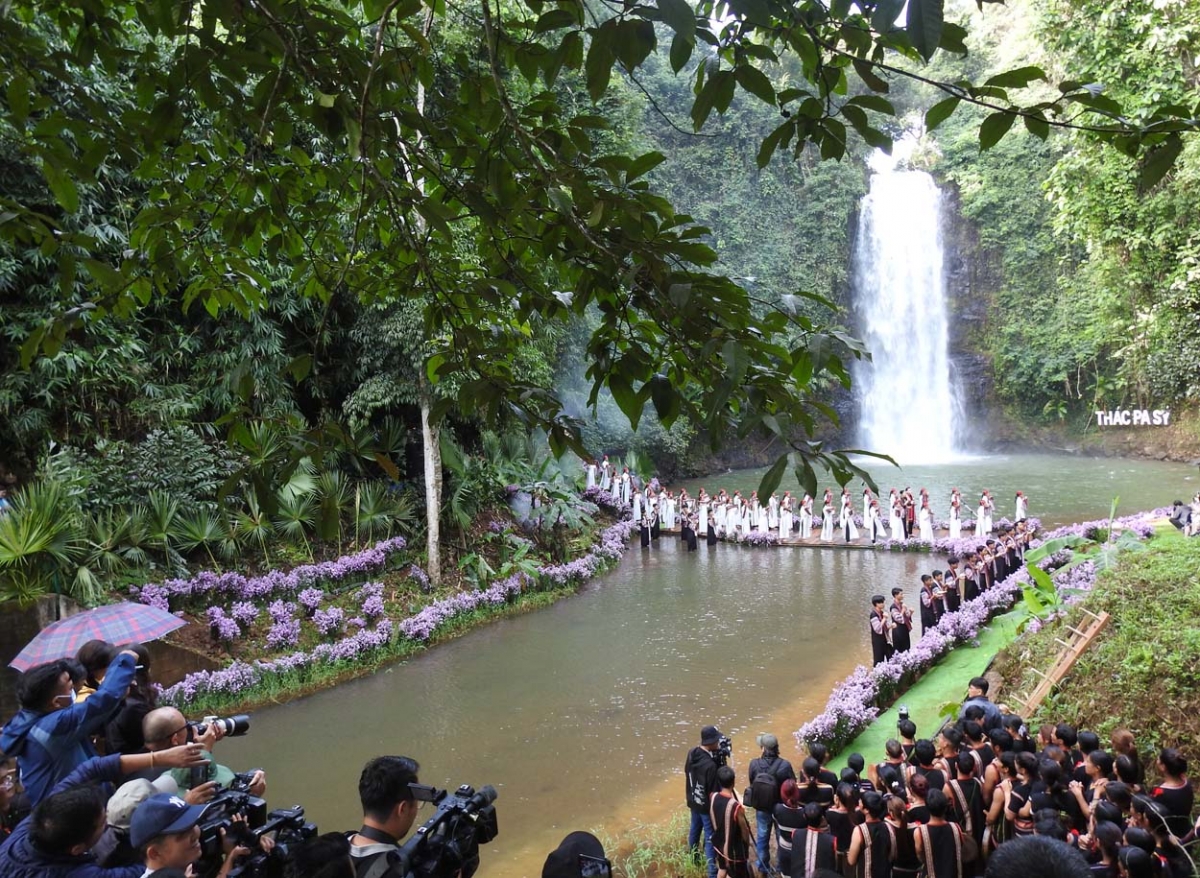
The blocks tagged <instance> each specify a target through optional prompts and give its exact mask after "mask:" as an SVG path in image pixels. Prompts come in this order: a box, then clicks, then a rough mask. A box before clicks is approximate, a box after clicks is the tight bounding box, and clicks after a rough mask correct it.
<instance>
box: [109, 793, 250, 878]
mask: <svg viewBox="0 0 1200 878" xmlns="http://www.w3.org/2000/svg"><path fill="white" fill-rule="evenodd" d="M203 816H204V806H203V805H189V804H188V803H187V802H185V801H184V800H183V799H181V798H179V797H178V796H172V795H170V794H168V793H159V794H158V795H154V796H151V797H150V798H148V799H146V800H145V801H144V802H142V804H140V805H138V807H137V810H136V811H134V812H133V820H132V821H130V824H129V840H130V842H131V843H132V844H133V846H134V847H135V848H139V849H141V850H142V852H143V854H144V856H145V870H144V871H143V872H141V873H140V874H141V876H142V878H151V876H154V875H158V876H159V878H167V876H173V875H176V874H178V873H179V872H182V871H183V870H186V869H187V868H188V867H189V866H191V865H192V864H193V863H195V862H196V861H197V860H199V859H200V854H201V849H200V827H199V826H198V825H197V824H198V823H199V822H200V818H202V817H203ZM222 838H224V831H223V830H222ZM262 841H263V842H264V843H266V842H267V839H263V840H262ZM249 853H250V848H248V847H243V846H242V845H239V844H233V845H229V844H228V843H226V853H225V861H224V862H223V863H222V864H221V870H220V871H219V872H218V873H217V878H226V876H228V875H229V873H230V871H231V870H232V869H233V867H234V866H235V865H236V864H237V861H238V860H239V859H241V858H242V857H244V856H247V855H248V854H249ZM137 868H139V869H140V868H141V867H137Z"/></svg>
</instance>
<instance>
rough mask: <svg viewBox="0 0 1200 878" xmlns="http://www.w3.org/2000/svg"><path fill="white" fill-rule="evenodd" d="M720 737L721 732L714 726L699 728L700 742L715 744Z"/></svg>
mask: <svg viewBox="0 0 1200 878" xmlns="http://www.w3.org/2000/svg"><path fill="white" fill-rule="evenodd" d="M720 739H721V732H720V730H719V729H718V728H717V727H716V726H705V727H704V728H702V729H701V730H700V743H701V744H715V743H717V741H719V740H720Z"/></svg>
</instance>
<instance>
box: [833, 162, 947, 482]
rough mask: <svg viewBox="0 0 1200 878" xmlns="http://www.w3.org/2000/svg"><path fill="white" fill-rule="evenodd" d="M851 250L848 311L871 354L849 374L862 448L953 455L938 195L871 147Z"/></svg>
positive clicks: (915, 459) (913, 456) (922, 177)
mask: <svg viewBox="0 0 1200 878" xmlns="http://www.w3.org/2000/svg"><path fill="white" fill-rule="evenodd" d="M871 167H872V169H873V170H874V171H875V173H873V174H872V175H871V188H870V191H869V192H868V193H867V195H866V197H865V198H864V199H863V202H862V208H861V211H860V215H859V221H858V236H857V240H856V242H855V248H854V264H853V290H854V309H855V315H856V319H857V323H858V326H859V331H860V332H861V333H862V335H863V340H864V342H865V343H866V345H867V349H868V350H869V351H870V352H871V355H872V360H871V361H870V362H867V361H863V362H861V363H860V364H858V366H857V368H856V370H855V378H856V381H857V383H858V385H859V388H860V392H859V399H860V400H861V415H860V418H859V433H860V441H861V442H862V447H863V448H865V449H867V450H869V451H878V452H882V453H884V454H889V455H891V456H892V457H893V458H894V459H895V460H896V462H897V463H900V464H902V465H903V464H912V463H935V462H939V461H943V460H946V459H947V458H949V457H952V456H954V454H955V449H956V447H957V442H956V441H955V439H956V437H955V432H956V430H955V428H956V425H958V423H959V422H960V412H959V408H960V407H959V405H958V403H957V402H956V396H957V395H956V394H955V393H954V389H953V382H952V381H951V377H950V360H949V355H948V353H947V347H948V335H949V333H948V329H947V321H946V296H945V278H944V274H943V269H942V229H941V208H942V195H941V192H940V191H939V190H938V188H937V186H936V185H934V182H933V178H932V177H930V176H929V175H928V174H926V173H924V172H923V171H900V170H897V169H896V167H895V160H894V159H893V158H891V157H889V156H886V155H884V154H883V153H877V154H876V156H875V158H874V159H872V161H871Z"/></svg>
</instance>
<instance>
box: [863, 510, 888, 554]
mask: <svg viewBox="0 0 1200 878" xmlns="http://www.w3.org/2000/svg"><path fill="white" fill-rule="evenodd" d="M866 525H867V530H868V533H870V534H871V545H872V546H873V545H875V541H876V540H878V539H879V537H881V536H886V534H884V532H883V515H882V513H880V511H879V501H878V500H874V501H872V502H871V505H870V506H868V507H867V521H866Z"/></svg>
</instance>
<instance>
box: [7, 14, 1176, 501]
mask: <svg viewBox="0 0 1200 878" xmlns="http://www.w3.org/2000/svg"><path fill="white" fill-rule="evenodd" d="M902 14H903V16H904V17H903V19H902V20H901V15H902ZM965 37H966V31H965V29H964V28H963V27H962V26H961V25H959V24H956V23H955V22H953V21H951V20H949V17H948V16H947V14H946V10H945V8H944V4H943V2H942V0H908V3H907V5H906V4H905V3H904V2H903V0H877V2H870V0H833V2H829V3H824V2H819V0H800V2H794V3H787V4H785V3H782V2H778V0H729V2H720V3H717V2H713V0H702V2H699V3H696V4H691V3H688V2H687V0H657V2H654V3H637V2H607V3H591V4H588V3H583V2H580V0H558V2H554V3H547V2H544V0H504V2H501V0H480V2H478V3H452V2H444V0H431V2H429V3H423V2H422V0H365V2H361V3H359V2H354V3H351V2H340V0H204V2H195V3H179V2H177V0H140V2H121V0H112V2H110V0H82V2H72V3H66V2H37V3H34V2H31V0H14V2H10V3H8V4H6V5H5V7H4V11H3V13H2V15H0V50H2V51H3V54H4V57H5V58H6V59H7V60H8V63H7V64H6V65H5V68H4V69H3V71H0V86H2V87H0V96H2V97H0V105H2V111H3V112H2V115H0V137H2V138H3V140H5V141H7V143H8V146H9V149H11V150H12V151H14V152H15V153H16V154H18V155H20V156H21V158H22V161H24V162H26V163H27V164H30V165H32V166H35V167H36V168H37V169H38V170H39V172H40V173H39V175H38V177H37V178H36V179H33V180H26V183H27V184H28V185H26V187H25V188H24V189H21V190H14V189H9V190H7V191H6V192H5V193H4V195H3V196H2V197H0V240H2V241H3V242H5V243H6V245H7V246H9V247H11V248H13V249H15V250H18V251H20V252H23V253H29V254H36V256H37V258H39V259H41V260H43V261H44V262H45V263H46V264H48V265H49V266H51V269H50V274H51V275H52V276H53V282H54V287H53V288H52V289H53V290H54V292H53V296H54V299H55V302H54V308H53V309H52V312H51V316H49V317H48V318H46V319H45V320H44V321H43V322H41V323H40V325H37V326H34V327H32V328H31V331H29V332H28V334H27V337H26V338H25V339H24V344H23V356H24V358H25V360H26V361H27V362H29V361H32V360H33V359H35V358H36V357H37V356H38V355H39V353H53V352H55V351H57V350H58V349H59V348H60V346H61V345H62V343H63V342H64V340H65V339H66V338H68V336H69V335H70V334H71V333H73V332H75V331H77V329H78V327H79V325H80V324H81V322H90V321H95V320H97V319H98V318H102V317H105V316H107V315H117V316H121V315H128V314H131V313H132V312H134V311H135V310H137V309H141V308H147V307H150V306H152V305H154V304H156V303H161V302H164V301H166V302H178V303H179V305H180V306H181V307H182V308H183V309H184V310H185V311H189V310H196V309H200V308H203V309H204V310H205V311H207V312H208V313H209V314H210V315H212V317H213V318H216V317H218V316H219V315H221V313H222V312H223V311H226V310H232V311H236V312H240V313H241V314H243V315H250V314H253V313H256V312H258V311H261V310H262V309H264V308H266V307H267V305H268V303H269V302H270V301H271V299H272V290H273V289H276V288H278V286H279V285H280V284H285V285H286V286H287V287H288V288H290V289H293V290H296V291H298V292H300V293H302V294H303V295H304V296H305V297H307V298H309V299H311V300H313V301H315V302H317V303H319V305H320V307H319V309H318V314H320V315H321V316H319V317H318V318H317V322H316V326H315V327H314V328H313V329H312V332H311V339H312V340H311V345H310V349H309V350H305V351H289V352H287V353H288V355H289V356H290V359H288V367H289V369H290V372H291V375H292V377H293V378H295V379H296V380H301V379H303V378H304V377H306V376H307V375H308V373H309V370H310V369H311V368H312V366H313V364H314V363H315V362H318V361H320V360H322V359H324V358H326V357H327V356H328V352H327V351H324V350H323V349H322V345H323V338H324V337H325V334H324V329H325V326H326V319H325V318H326V317H327V316H328V315H329V314H331V313H336V310H337V308H338V307H339V303H342V302H345V301H346V300H353V301H357V302H363V303H368V304H371V303H382V304H387V303H393V302H397V301H410V302H419V303H420V304H419V308H418V309H417V310H418V311H419V313H420V315H421V321H422V331H423V335H424V339H425V345H426V348H425V350H426V352H427V359H426V361H425V370H426V377H427V378H428V380H430V381H432V382H439V381H442V380H445V379H448V378H449V377H451V376H453V387H454V392H453V393H452V394H446V395H443V396H442V398H440V399H439V400H438V401H437V402H436V404H435V407H434V408H435V415H436V414H444V413H445V412H446V411H448V410H449V408H450V407H451V406H457V407H459V409H461V410H462V411H464V412H478V413H481V414H483V415H485V416H487V417H491V418H496V417H500V416H506V417H508V416H515V417H518V418H520V419H521V420H523V421H525V422H527V423H529V424H531V425H537V426H541V427H544V428H546V430H547V432H548V435H549V437H550V440H551V443H552V444H553V445H554V446H555V447H556V448H558V449H563V448H566V447H568V446H572V445H573V446H574V447H576V448H580V449H581V446H579V444H578V436H579V431H578V423H577V422H576V421H574V420H573V419H571V418H569V417H567V416H566V415H565V414H564V413H563V409H562V406H561V400H560V399H559V397H558V394H557V393H556V392H555V391H554V390H553V389H552V388H549V387H548V386H547V385H546V383H545V382H539V381H535V380H531V379H530V378H529V377H528V375H527V374H526V372H525V370H523V369H522V368H520V365H519V364H520V358H519V357H518V356H516V354H517V352H519V351H521V350H522V349H523V348H525V347H527V346H528V344H529V339H530V338H531V336H532V334H533V327H535V326H537V325H539V324H543V323H546V322H555V321H561V320H564V319H570V318H573V317H578V316H580V315H584V314H593V315H598V318H599V319H597V320H595V321H593V322H592V323H591V324H590V326H591V331H590V334H589V336H588V338H587V361H588V376H587V377H588V379H589V380H590V382H591V392H590V402H591V403H593V404H594V403H595V402H596V401H597V398H598V394H599V393H600V390H601V389H602V388H605V387H606V388H608V390H610V391H611V393H612V395H613V397H614V399H615V401H616V403H617V405H618V406H619V407H620V408H621V410H622V411H623V412H624V414H625V415H626V416H627V417H628V418H629V419H630V421H631V422H632V423H634V424H636V423H637V422H638V420H639V419H640V417H641V414H642V412H643V410H644V409H645V407H646V406H647V405H648V404H649V405H652V406H653V408H654V410H655V412H656V413H657V415H658V417H659V419H660V420H661V421H662V423H663V424H664V426H666V427H668V428H669V427H670V426H671V424H672V423H673V422H674V421H675V419H676V418H678V417H680V416H681V415H686V416H687V417H688V418H689V419H690V420H691V421H692V422H693V423H694V424H697V425H700V426H702V427H703V428H704V429H705V431H706V434H707V435H708V436H709V437H711V438H712V440H713V441H721V440H722V439H724V438H727V437H730V436H741V437H745V436H747V435H749V434H750V433H752V432H756V431H761V432H765V433H768V434H774V435H777V436H779V437H782V438H783V439H785V440H786V441H787V442H788V445H789V449H790V452H791V453H790V454H789V455H786V456H783V457H781V458H780V459H779V462H778V464H777V465H776V466H775V467H774V468H773V469H772V471H771V474H770V475H769V477H768V482H770V483H771V484H770V488H773V486H774V484H777V483H778V480H779V477H780V476H781V475H782V474H783V472H784V470H785V469H786V468H787V465H788V463H789V460H790V462H791V463H792V464H793V465H795V467H796V470H797V474H798V475H799V477H800V478H801V481H802V482H803V483H804V484H806V485H807V486H809V487H812V486H813V485H815V473H814V465H815V464H817V463H822V464H825V465H826V466H829V467H831V468H832V470H833V472H834V474H835V475H836V476H837V477H839V478H843V479H844V478H848V477H849V476H850V475H851V474H852V473H861V471H860V470H858V469H857V467H855V466H854V465H853V464H852V463H851V462H850V460H849V459H848V458H847V457H846V455H844V454H842V453H840V452H829V451H827V450H826V449H825V448H824V446H823V445H822V444H821V443H820V442H817V441H815V440H813V439H812V438H811V437H812V436H813V435H814V433H815V429H816V426H817V424H818V422H819V421H820V420H822V419H834V420H836V413H835V412H833V411H832V409H830V408H829V407H828V406H827V405H825V404H823V403H821V402H820V401H818V400H817V399H815V398H814V396H813V395H812V394H811V393H810V392H809V388H810V387H811V386H812V383H813V382H814V380H817V379H820V378H823V377H824V376H831V377H832V378H834V379H836V380H839V381H841V382H843V383H844V384H847V385H848V384H849V375H848V371H847V368H846V361H847V359H848V358H851V357H856V356H860V355H862V353H863V351H862V348H861V346H860V345H859V343H858V342H857V341H855V340H854V339H853V338H851V337H850V336H848V335H847V334H845V333H843V332H841V331H839V330H837V329H836V328H833V327H827V326H823V325H821V324H820V323H819V322H816V321H814V320H813V319H812V318H811V317H810V316H808V315H807V314H806V313H805V312H804V311H803V310H802V309H800V308H796V307H788V306H786V305H785V304H784V303H781V302H777V301H767V300H764V299H763V298H762V297H760V296H756V295H755V293H754V290H753V288H752V286H749V285H747V284H745V283H741V282H739V281H738V280H737V279H734V278H730V277H727V276H725V275H723V274H721V273H720V271H718V270H716V267H717V258H718V255H717V252H716V251H715V250H714V248H713V246H712V244H711V242H710V240H709V237H708V231H707V229H705V228H704V227H702V226H700V225H698V224H697V223H695V222H694V221H693V220H692V218H691V217H690V216H688V215H686V214H683V213H680V212H678V211H677V210H676V209H675V208H674V206H673V205H672V204H671V203H670V202H669V201H668V200H667V199H666V198H664V197H663V196H662V195H661V194H660V193H658V192H656V191H655V189H654V187H653V186H652V185H651V184H650V183H649V182H648V174H650V172H651V171H652V170H653V169H654V168H655V167H656V166H657V165H658V164H659V163H660V162H662V161H663V160H664V158H665V157H664V155H663V154H662V153H660V152H648V153H645V154H640V155H638V154H629V153H627V152H623V151H621V150H619V149H614V148H613V143H612V140H611V138H609V137H607V131H608V129H609V128H610V127H611V121H610V119H609V118H607V117H606V116H605V115H604V114H603V113H601V112H599V111H598V104H602V103H603V102H604V101H606V100H608V99H609V98H610V97H611V95H612V94H613V91H614V88H615V82H616V81H617V80H626V81H628V82H629V83H630V85H631V87H632V88H634V89H637V88H639V87H640V77H641V74H642V73H643V72H644V71H645V69H646V66H647V64H648V63H649V60H650V59H651V57H652V56H653V55H654V54H655V52H656V51H657V50H658V48H659V46H660V43H661V44H662V45H663V46H664V47H667V46H669V49H668V63H669V65H670V67H671V68H672V69H673V70H674V71H675V72H676V73H679V74H686V75H687V76H689V77H691V79H692V82H693V100H692V103H691V107H690V109H689V113H690V117H691V121H692V124H693V127H694V128H695V129H696V130H701V129H703V128H704V126H705V125H706V124H707V123H708V122H709V120H710V118H711V117H712V114H713V111H714V110H715V111H716V112H717V113H718V114H721V113H725V112H726V111H727V110H729V109H730V107H731V106H732V105H733V102H734V98H735V96H736V95H737V94H738V93H739V92H741V93H744V94H745V95H746V96H747V97H749V98H751V99H753V100H757V101H761V102H762V103H763V104H764V105H766V106H767V107H769V108H770V109H771V111H772V112H773V113H776V114H778V122H777V124H776V125H775V127H774V128H773V129H772V130H771V131H769V132H768V133H767V134H766V136H765V137H764V138H763V140H762V141H761V143H760V144H758V145H757V150H756V154H757V161H758V163H759V165H760V166H762V165H766V164H767V163H769V162H770V161H772V159H773V157H774V156H776V155H784V154H787V153H789V152H790V154H791V155H792V156H800V155H801V154H802V153H803V152H804V151H805V150H806V149H811V150H813V151H815V152H816V153H817V154H819V155H820V156H821V158H823V159H840V158H841V157H842V156H843V155H844V154H845V153H846V149H847V144H848V142H849V140H848V139H849V138H850V137H851V136H856V137H859V138H861V139H862V140H863V141H865V142H866V143H867V144H869V145H872V146H878V147H881V148H884V149H887V148H890V144H891V136H892V134H893V133H894V125H893V123H892V121H891V120H892V118H893V116H894V114H895V108H894V107H893V105H892V103H891V102H890V101H889V99H888V97H887V95H888V94H889V91H890V89H891V87H892V85H891V84H892V83H893V82H895V81H896V79H897V78H898V77H907V78H916V79H923V80H927V81H928V82H929V83H930V84H931V85H933V86H934V87H936V88H938V89H940V90H941V91H943V92H944V93H945V97H944V98H943V99H942V100H941V101H940V102H938V103H937V104H935V105H934V106H933V107H932V108H931V109H930V110H929V111H928V113H927V114H926V124H927V126H928V127H929V128H930V129H932V128H935V127H936V126H937V125H938V124H941V123H942V122H944V121H945V119H946V118H948V117H949V116H950V115H951V114H952V113H953V112H954V111H955V109H956V108H957V107H959V106H961V105H964V104H974V105H977V106H980V107H982V108H984V109H985V110H986V111H987V114H986V115H985V116H984V118H983V119H982V122H981V123H980V127H979V144H980V146H981V147H983V148H988V147H991V146H993V145H995V144H996V143H997V142H999V141H1000V140H1001V139H1002V138H1003V137H1004V135H1005V134H1006V133H1007V132H1008V131H1009V130H1010V129H1011V128H1012V127H1013V126H1014V125H1015V123H1016V122H1017V120H1018V119H1019V120H1021V123H1022V125H1023V126H1024V128H1025V129H1026V130H1027V131H1028V132H1029V133H1030V134H1031V135H1033V136H1035V137H1038V138H1044V137H1045V136H1046V135H1047V134H1048V132H1049V130H1050V129H1051V128H1052V127H1061V128H1068V129H1072V130H1075V131H1078V132H1081V133H1084V134H1086V135H1087V136H1090V137H1094V138H1096V139H1097V140H1099V141H1105V142H1108V143H1111V144H1112V145H1114V146H1115V147H1117V149H1118V150H1120V151H1121V152H1123V153H1125V154H1126V155H1128V156H1131V157H1135V158H1137V159H1138V160H1139V161H1140V177H1139V180H1138V182H1139V184H1140V185H1141V186H1142V187H1143V188H1145V187H1150V186H1153V185H1154V184H1155V183H1156V182H1157V181H1158V180H1159V179H1160V178H1161V177H1162V175H1163V174H1165V173H1166V172H1167V171H1168V170H1169V169H1170V167H1171V166H1172V164H1173V163H1174V161H1175V159H1176V158H1177V157H1178V155H1179V154H1180V152H1181V150H1182V146H1183V140H1182V137H1181V135H1182V134H1183V133H1184V132H1186V131H1189V130H1193V129H1194V127H1195V125H1196V122H1195V117H1196V116H1197V115H1200V112H1197V110H1196V108H1193V107H1188V106H1186V105H1182V104H1181V103H1179V102H1180V101H1182V100H1184V98H1183V97H1180V96H1178V95H1175V94H1172V93H1164V94H1163V95H1161V96H1160V97H1159V98H1150V99H1143V100H1139V101H1136V102H1133V101H1130V102H1127V103H1126V104H1122V103H1121V102H1119V101H1118V99H1117V98H1114V97H1113V96H1111V95H1110V94H1108V93H1106V92H1104V90H1103V89H1102V88H1101V87H1100V86H1098V85H1096V84H1095V83H1092V82H1082V81H1070V80H1067V81H1062V82H1058V83H1054V86H1055V87H1054V88H1051V89H1047V88H1043V87H1041V86H1043V85H1044V84H1045V81H1046V80H1047V79H1048V77H1047V74H1046V72H1045V71H1043V70H1042V69H1039V68H1036V67H1030V66H1024V67H1020V68H1018V69H1015V70H1010V71H1005V72H1001V73H998V74H995V75H992V76H990V77H989V78H987V79H986V80H985V81H983V82H980V83H972V82H969V81H967V80H957V81H953V82H941V81H937V80H935V79H933V78H931V77H929V76H926V75H924V74H923V73H921V72H920V71H921V70H922V69H923V68H922V66H921V65H922V63H923V62H927V61H929V60H930V59H931V58H933V56H934V55H935V53H936V52H938V51H948V52H952V53H961V52H964V51H965V46H964V39H965ZM1031 85H1032V86H1039V87H1038V88H1036V89H1032V90H1027V87H1029V86H1031ZM1048 93H1049V94H1048ZM649 97H650V98H652V97H653V95H650V96H649ZM1025 98H1028V100H1025ZM851 132H853V135H852V134H851ZM713 185H714V186H716V185H719V181H713ZM130 192H136V193H137V194H138V197H137V198H123V197H122V195H123V194H127V193H130ZM96 198H102V199H108V201H109V202H110V203H111V204H112V205H113V206H115V207H116V208H117V210H116V211H115V214H116V215H118V216H120V217H121V222H120V224H119V225H112V224H106V225H104V226H103V227H97V226H96V225H95V224H94V223H93V222H91V218H90V217H89V215H88V213H87V211H86V210H85V208H86V206H87V205H88V204H89V203H91V202H92V201H93V200H94V199H96ZM121 208H124V212H122V211H121ZM788 292H789V293H792V294H794V295H796V296H801V297H804V296H809V297H810V298H811V297H812V296H813V295H814V294H813V293H811V292H809V291H806V290H803V289H798V290H794V291H788ZM806 436H807V437H808V438H807V439H805V438H804V437H806ZM764 487H766V485H764Z"/></svg>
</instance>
